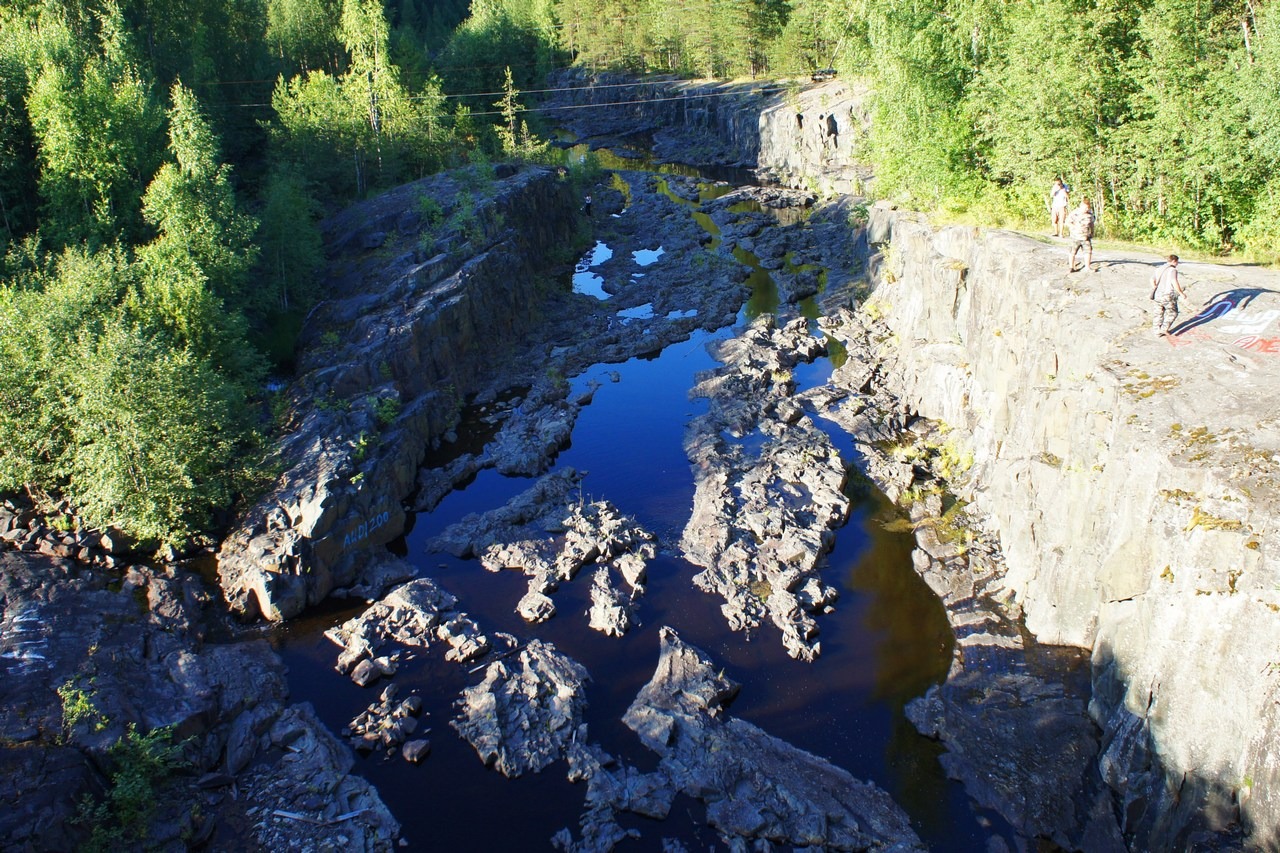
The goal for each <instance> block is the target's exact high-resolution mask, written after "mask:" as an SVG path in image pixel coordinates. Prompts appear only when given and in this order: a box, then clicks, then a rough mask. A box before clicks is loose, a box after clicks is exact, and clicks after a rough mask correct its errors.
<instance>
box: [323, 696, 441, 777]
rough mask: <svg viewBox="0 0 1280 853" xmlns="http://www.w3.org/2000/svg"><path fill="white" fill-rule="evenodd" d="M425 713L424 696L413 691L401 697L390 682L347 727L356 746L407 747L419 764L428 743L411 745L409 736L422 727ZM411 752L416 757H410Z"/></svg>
mask: <svg viewBox="0 0 1280 853" xmlns="http://www.w3.org/2000/svg"><path fill="white" fill-rule="evenodd" d="M421 713H422V697H420V696H417V695H410V696H408V697H406V698H405V699H403V700H401V699H400V698H399V692H398V691H397V690H396V688H395V685H387V687H385V688H384V689H383V691H382V693H381V695H380V696H379V697H378V699H377V701H375V702H373V703H371V704H370V705H369V706H368V707H367V708H365V709H364V710H363V711H361V712H360V713H359V714H357V715H356V716H355V717H354V718H353V719H352V720H351V722H350V723H348V724H347V726H346V728H345V729H344V730H343V734H344V735H346V736H347V737H348V738H350V739H351V745H352V747H353V748H355V749H356V750H359V751H362V752H369V751H372V750H375V749H382V750H387V751H389V752H390V751H395V750H399V749H400V747H401V745H403V746H404V747H405V756H404V757H405V758H406V760H408V761H411V762H413V763H414V764H416V763H417V762H418V761H419V760H421V758H422V755H423V754H424V752H423V750H424V747H414V748H413V749H412V750H410V749H409V744H408V743H406V741H407V740H408V738H409V737H410V736H411V735H413V734H414V733H415V732H417V731H418V725H419V719H418V715H419V714H421ZM410 753H412V754H414V755H415V756H417V757H415V758H410Z"/></svg>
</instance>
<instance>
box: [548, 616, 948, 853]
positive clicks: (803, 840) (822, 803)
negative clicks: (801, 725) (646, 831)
mask: <svg viewBox="0 0 1280 853" xmlns="http://www.w3.org/2000/svg"><path fill="white" fill-rule="evenodd" d="M660 638H661V653H660V657H659V659H658V665H657V667H656V669H655V670H654V674H653V677H652V678H651V679H650V680H649V682H648V683H647V684H646V685H645V686H644V687H643V688H641V690H640V693H639V694H638V695H637V696H636V699H635V701H634V702H632V704H631V707H630V708H628V709H627V713H626V715H625V716H624V717H623V722H625V723H626V724H627V726H628V727H629V728H631V729H632V730H633V731H634V732H635V733H636V734H637V735H638V736H639V737H640V740H641V741H642V742H643V743H644V745H645V746H646V747H648V748H649V749H651V750H653V751H654V752H656V753H657V754H658V755H659V756H661V761H660V762H659V764H658V768H657V769H656V770H655V771H653V772H652V773H647V774H645V773H639V772H637V771H636V770H635V769H634V768H631V767H626V766H621V767H617V766H615V763H614V761H613V759H612V758H610V757H609V756H608V755H606V754H605V753H603V752H602V751H601V750H600V749H598V748H594V747H585V746H583V745H582V743H583V742H584V741H585V732H584V733H583V737H582V738H581V739H579V742H578V743H577V744H576V745H575V747H574V749H573V750H572V751H571V753H570V778H584V779H586V780H587V784H588V788H587V809H586V814H584V817H583V821H582V823H581V825H580V828H581V833H582V836H581V840H579V841H577V842H575V841H574V840H573V839H572V836H571V835H570V834H569V833H568V831H567V830H565V831H563V832H561V833H559V834H558V835H557V837H556V844H557V846H559V847H560V848H561V849H564V850H591V849H605V850H607V849H611V847H612V844H613V843H616V842H617V841H618V840H620V839H621V838H622V837H623V836H624V835H625V833H624V831H623V830H622V829H621V827H619V826H618V824H617V822H616V820H614V815H616V813H618V812H621V811H629V812H634V813H636V814H641V815H645V816H648V817H652V818H663V817H665V816H666V815H667V813H668V811H669V810H670V808H671V804H672V801H673V799H674V797H675V796H676V794H677V793H681V794H684V795H686V796H690V797H694V798H696V799H699V800H701V801H702V802H703V803H704V804H705V805H706V810H707V823H708V824H709V825H711V826H712V827H714V828H715V829H716V831H717V832H719V833H720V835H721V838H722V839H723V840H724V842H725V843H726V844H727V845H728V846H729V847H730V849H750V848H748V847H747V846H746V845H749V844H764V845H768V846H767V847H766V848H765V849H772V848H773V845H782V846H793V847H797V848H803V847H814V848H819V849H823V850H858V851H864V850H865V851H871V850H877V851H890V850H892V851H899V853H906V851H917V850H923V849H924V847H923V846H922V845H921V843H920V841H919V839H918V838H917V837H916V835H915V832H914V831H913V830H912V829H911V823H910V821H909V820H908V819H907V816H906V814H905V813H904V812H903V811H902V810H901V809H899V808H898V806H897V805H896V804H895V803H894V802H893V800H892V799H890V797H889V795H888V794H886V793H885V792H884V791H882V790H880V789H879V788H877V787H876V786H875V785H872V784H870V783H867V782H860V781H858V780H857V779H855V778H853V777H852V776H851V775H849V773H847V772H846V771H844V770H841V769H840V768H838V767H835V766H833V765H831V764H829V763H827V762H826V761H824V760H822V759H821V758H817V757H816V756H813V755H810V754H809V753H807V752H804V751H802V750H799V749H796V748H795V747H793V746H791V745H789V744H787V743H785V742H783V741H780V740H778V739H777V738H774V737H771V736H770V735H768V734H766V733H765V732H763V731H761V730H760V729H759V728H757V727H756V726H753V725H752V724H750V723H748V722H745V721H743V720H740V719H737V718H734V717H731V716H729V715H728V713H727V706H728V703H729V702H730V701H731V700H732V699H733V697H734V696H735V695H737V692H738V685H737V684H735V683H734V682H733V681H731V680H729V679H727V678H725V677H724V676H723V675H720V674H717V673H716V670H715V667H714V665H713V664H712V663H711V662H710V661H709V660H708V659H707V658H706V656H705V655H704V654H703V653H702V652H700V651H699V650H698V649H695V648H694V647H693V646H690V645H688V644H686V643H685V642H684V641H682V640H681V639H680V638H679V636H677V635H676V633H675V631H673V630H672V629H670V628H666V627H664V628H663V629H662V631H661V633H660Z"/></svg>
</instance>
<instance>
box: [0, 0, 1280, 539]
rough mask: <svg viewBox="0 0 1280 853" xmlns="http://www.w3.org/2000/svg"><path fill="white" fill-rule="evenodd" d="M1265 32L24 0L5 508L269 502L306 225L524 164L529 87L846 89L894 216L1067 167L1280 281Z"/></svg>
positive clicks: (1195, 3) (6, 273) (856, 14)
mask: <svg viewBox="0 0 1280 853" xmlns="http://www.w3.org/2000/svg"><path fill="white" fill-rule="evenodd" d="M1273 17H1275V18H1276V19H1277V20H1276V21H1274V22H1273V21H1272V20H1271V18H1273ZM1273 25H1275V26H1280V12H1275V11H1273V9H1272V8H1271V7H1270V6H1269V5H1264V4H1262V3H1261V2H1260V0H1230V2H1225V0H1133V2H1122V1H1121V0H1056V2H1052V3H1050V2H1044V0H1018V2H1014V0H875V1H874V2H873V0H625V1H624V0H472V2H470V3H467V2H466V0H8V2H7V3H6V4H5V5H4V6H3V7H0V274H2V275H3V284H2V285H0V491H4V490H19V489H27V490H28V491H30V492H33V493H35V494H37V495H41V496H43V495H46V494H47V495H48V496H51V497H54V498H58V497H65V498H67V499H69V500H70V501H71V502H72V504H73V505H74V506H75V507H76V509H77V511H78V512H79V513H80V514H81V515H82V516H83V517H84V518H85V519H86V520H88V521H89V522H91V523H94V524H100V525H106V524H114V525H117V526H119V527H122V528H124V529H126V530H129V531H131V532H133V533H135V534H137V535H138V536H141V537H147V538H151V539H154V540H167V541H174V542H180V541H185V540H188V539H189V538H191V537H192V536H196V535H198V534H200V533H201V532H202V531H207V530H210V529H211V528H213V527H216V526H217V524H218V523H219V521H220V514H222V513H225V512H226V511H227V510H228V509H229V508H231V507H233V506H234V505H235V503H236V501H237V500H240V499H242V498H243V497H244V496H246V495H249V494H251V493H252V492H253V491H254V490H255V489H256V488H259V487H260V485H261V483H260V482H259V480H260V478H261V477H262V476H263V475H262V473H261V465H260V460H261V446H262V444H263V438H262V435H263V433H264V432H269V429H270V427H269V424H265V422H264V419H263V416H262V414H261V413H262V412H264V411H267V410H268V408H269V407H267V406H265V405H263V404H264V395H265V392H264V391H263V390H262V389H263V387H264V380H265V377H266V376H267V375H268V372H269V371H271V370H272V369H285V368H287V363H288V359H289V350H290V346H291V340H290V337H289V335H288V334H287V333H283V332H287V330H289V329H291V328H296V327H297V323H298V321H299V318H300V317H301V316H302V315H303V313H304V312H305V311H306V310H307V308H308V307H309V306H310V305H311V304H312V302H313V301H314V300H315V299H316V298H317V294H316V293H315V290H316V284H315V273H316V270H317V268H318V265H319V263H320V260H321V246H320V238H319V234H318V231H317V229H316V226H315V222H316V219H317V217H318V216H319V215H321V214H322V213H323V212H324V211H327V210H332V209H334V208H335V207H336V206H339V205H341V204H344V203H346V202H349V201H350V200H352V199H355V198H358V197H361V196H364V195H368V194H370V193H372V192H375V191H377V190H379V189H381V188H385V187H388V186H393V185H395V184H398V183H401V182H404V181H406V180H411V179H414V178H416V177H419V176H422V175H425V174H429V173H432V172H435V171H438V170H441V169H445V168H450V167H453V166H457V165H462V164H468V163H470V164H480V165H481V167H483V164H484V163H486V162H488V161H490V160H492V159H495V158H501V157H513V156H520V155H522V154H523V155H525V156H530V155H533V154H535V153H536V152H537V151H538V150H539V146H538V145H537V144H536V140H532V139H531V138H530V136H529V135H528V132H527V130H526V129H524V127H523V125H524V120H525V119H527V120H528V123H529V125H530V126H532V127H533V128H534V130H535V131H538V130H539V129H540V127H541V126H540V125H539V123H538V121H537V120H538V118H539V113H538V111H537V109H536V103H535V102H534V101H533V98H532V97H531V96H530V95H526V96H524V97H523V98H521V96H520V92H521V91H522V90H523V91H525V92H528V93H531V95H532V94H535V93H536V92H537V90H538V89H540V88H543V86H544V81H545V75H546V73H547V72H549V71H552V70H555V69H560V68H564V67H568V66H571V65H579V66H586V67H589V68H597V69H606V68H607V69H617V70H626V71H630V72H635V73H646V72H663V73H675V74H681V75H688V76H705V77H719V78H736V77H757V78H758V77H793V76H797V75H799V76H807V75H808V74H809V73H811V72H812V71H813V70H815V69H819V68H826V67H834V68H838V69H839V71H840V73H841V75H843V76H845V77H848V78H853V77H861V78H865V79H867V80H868V81H870V82H871V83H872V85H873V88H874V91H875V100H874V104H873V108H874V125H873V131H872V134H871V137H870V139H869V141H868V142H867V151H866V156H867V158H868V159H869V160H870V161H871V162H872V163H873V164H874V165H875V168H876V171H877V182H876V185H875V192H876V193H877V194H878V195H881V196H886V197H894V198H898V199H901V200H904V201H905V202H907V203H909V204H914V205H916V206H919V207H923V208H925V209H929V210H941V211H964V212H966V214H967V215H969V216H974V217H977V218H979V219H984V220H985V221H989V222H1006V221H1018V220H1020V219H1025V218H1036V217H1040V216H1041V215H1042V213H1043V205H1044V197H1045V194H1046V190H1047V186H1048V183H1049V180H1050V179H1051V178H1052V177H1053V176H1055V175H1062V176H1063V177H1064V178H1065V179H1066V180H1067V182H1068V183H1069V184H1071V185H1072V186H1073V188H1074V194H1075V196H1076V197H1079V196H1081V195H1088V196H1090V197H1091V198H1092V199H1093V200H1094V202H1095V206H1096V207H1097V208H1098V209H1099V211H1100V213H1101V222H1102V225H1103V227H1104V228H1105V229H1106V233H1108V234H1110V235H1113V236H1117V237H1124V238H1133V239H1140V240H1145V241H1149V242H1153V243H1157V244H1159V245H1160V246H1161V247H1165V246H1168V247H1173V246H1180V247H1187V248H1195V249H1199V250H1202V251H1207V252H1227V251H1235V252H1243V253H1248V254H1251V255H1253V256H1255V257H1258V258H1265V259H1268V260H1270V259H1272V258H1273V257H1274V255H1275V253H1276V252H1277V250H1278V249H1280V224H1277V223H1280V175H1278V174H1277V170H1276V168H1275V166H1276V163H1277V159H1280V130H1278V129H1277V128H1276V126H1275V125H1276V123H1277V122H1280V34H1274V33H1273V32H1272V30H1271V26H1273ZM522 105H523V106H522ZM525 107H528V108H530V109H528V111H527V112H523V113H522V112H520V110H521V109H523V108H525Z"/></svg>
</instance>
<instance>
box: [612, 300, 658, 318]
mask: <svg viewBox="0 0 1280 853" xmlns="http://www.w3.org/2000/svg"><path fill="white" fill-rule="evenodd" d="M618 316H619V317H621V318H622V319H623V320H624V321H626V320H652V319H653V303H652V302H646V303H645V304H643V305H637V306H636V307H634V308H624V309H622V310H621V311H619V312H618Z"/></svg>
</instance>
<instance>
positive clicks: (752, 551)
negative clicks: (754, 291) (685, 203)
mask: <svg viewBox="0 0 1280 853" xmlns="http://www.w3.org/2000/svg"><path fill="white" fill-rule="evenodd" d="M823 347H824V344H823V342H822V341H821V340H819V339H817V338H815V337H813V336H812V335H810V334H809V332H808V329H807V325H806V321H805V320H804V319H803V318H800V319H798V320H796V321H793V322H791V323H788V324H787V325H786V326H784V327H783V328H780V329H779V328H775V327H774V326H773V322H772V317H771V316H768V315H766V316H762V317H761V318H760V319H759V320H757V321H756V322H755V323H753V324H752V325H751V327H750V328H748V329H747V330H746V331H745V332H743V334H742V335H740V336H739V337H737V338H734V339H731V340H729V341H726V342H724V343H723V344H721V345H720V347H719V349H718V350H717V352H716V356H717V358H719V359H720V360H721V361H722V362H724V367H722V368H719V369H717V370H715V371H711V372H709V373H707V374H704V375H703V376H702V377H700V381H699V383H698V385H697V386H696V388H695V389H694V391H693V392H692V393H693V395H694V396H701V397H706V398H708V399H709V400H710V401H711V406H710V409H709V411H708V412H707V413H706V414H705V415H703V416H701V417H699V418H698V419H696V420H695V421H694V422H693V423H692V424H691V425H690V427H689V431H688V433H687V435H686V438H685V450H686V452H687V453H688V455H689V458H690V460H691V461H692V462H693V465H694V471H695V478H696V481H697V487H696V491H695V494H694V505H693V512H692V514H691V516H690V519H689V523H688V524H687V525H686V526H685V530H684V534H683V536H682V538H681V541H680V547H681V550H682V552H683V554H684V557H685V558H686V559H687V560H689V561H690V562H691V563H693V564H694V565H697V566H702V567H703V568H704V571H703V572H702V573H700V574H699V575H697V576H696V577H695V578H694V583H695V584H697V585H698V587H699V588H700V589H702V590H704V591H706V592H710V593H714V594H717V595H720V596H721V597H723V598H724V600H725V603H724V604H723V605H721V608H720V609H721V611H722V612H723V613H724V616H725V619H726V620H727V621H728V623H729V627H730V628H732V629H733V630H735V631H741V630H751V629H755V628H757V627H759V626H760V625H761V624H762V623H763V622H765V621H766V620H767V621H770V622H772V623H773V624H774V625H776V626H777V627H778V629H779V630H780V631H781V632H782V642H783V646H784V647H785V648H786V650H787V654H789V655H790V656H791V657H793V658H797V659H799V660H806V661H811V660H813V659H814V658H816V657H817V656H818V655H819V654H820V653H821V643H820V641H818V640H817V639H816V638H817V634H818V625H817V622H816V621H815V619H814V618H813V614H815V613H822V612H825V611H827V610H828V609H829V608H830V607H831V604H832V603H833V602H834V601H835V599H836V597H837V592H836V590H835V588H834V587H832V586H830V585H828V584H825V583H823V582H822V580H821V578H820V577H819V574H818V570H819V562H820V559H821V558H822V557H823V556H824V555H825V554H826V553H827V551H829V550H830V548H831V543H832V541H833V535H834V531H835V530H836V528H838V527H839V526H840V525H842V524H843V523H844V521H845V519H846V518H848V514H849V499H848V498H847V497H846V496H845V495H844V493H843V491H842V489H843V487H844V483H845V475H846V472H845V462H844V460H842V459H841V458H840V454H839V453H838V452H837V451H836V449H835V447H834V446H833V445H832V444H831V440H830V438H829V437H828V436H827V434H826V433H825V432H823V431H822V430H821V429H818V428H817V427H816V426H815V425H814V424H813V422H812V421H811V420H810V419H809V417H808V416H807V415H805V413H804V411H803V409H802V408H801V407H800V405H799V403H798V402H796V401H795V400H794V399H793V396H792V395H793V394H794V391H795V383H794V380H793V378H792V369H793V368H794V367H795V366H796V365H797V364H799V363H801V362H807V361H811V360H812V359H813V358H814V357H815V356H816V355H817V354H818V353H820V352H822V351H823ZM753 445H759V449H758V451H756V452H752V450H751V449H750V448H751V447H752V446H753Z"/></svg>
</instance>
